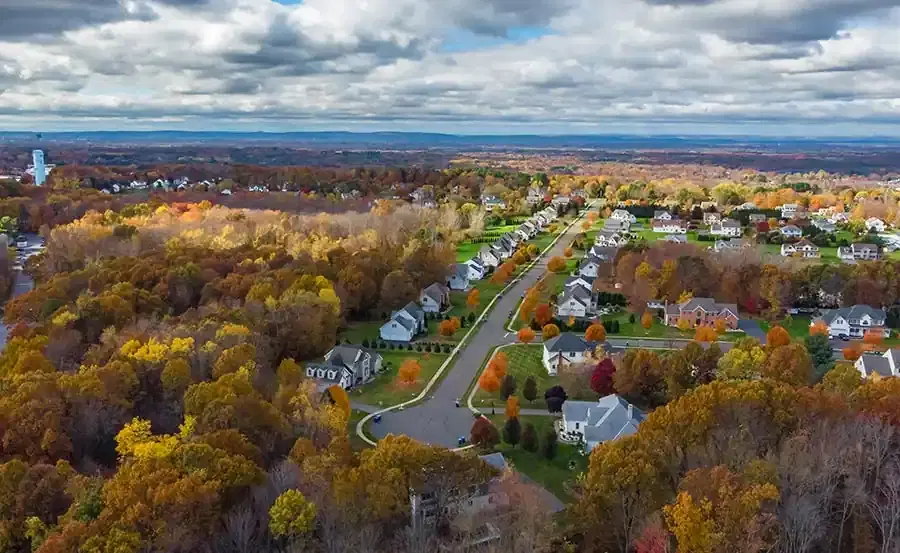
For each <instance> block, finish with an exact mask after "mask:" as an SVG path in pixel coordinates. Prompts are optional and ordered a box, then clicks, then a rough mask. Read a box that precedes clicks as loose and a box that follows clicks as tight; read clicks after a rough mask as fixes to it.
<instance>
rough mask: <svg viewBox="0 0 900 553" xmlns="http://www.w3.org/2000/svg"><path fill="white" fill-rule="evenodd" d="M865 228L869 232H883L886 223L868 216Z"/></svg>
mask: <svg viewBox="0 0 900 553" xmlns="http://www.w3.org/2000/svg"><path fill="white" fill-rule="evenodd" d="M866 228H867V229H869V232H884V231H885V229H886V228H887V225H886V224H885V223H884V221H882V220H881V219H879V218H878V217H869V218H868V219H866Z"/></svg>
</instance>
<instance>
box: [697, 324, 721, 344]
mask: <svg viewBox="0 0 900 553" xmlns="http://www.w3.org/2000/svg"><path fill="white" fill-rule="evenodd" d="M718 339H719V335H718V334H716V331H715V329H714V328H713V327H711V326H706V325H703V326H698V327H697V332H696V333H694V341H695V342H715V341H716V340H718Z"/></svg>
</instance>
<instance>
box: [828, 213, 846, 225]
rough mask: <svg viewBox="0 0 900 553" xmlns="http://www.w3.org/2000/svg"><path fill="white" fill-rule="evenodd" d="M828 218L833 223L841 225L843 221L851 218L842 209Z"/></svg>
mask: <svg viewBox="0 0 900 553" xmlns="http://www.w3.org/2000/svg"><path fill="white" fill-rule="evenodd" d="M828 220H829V221H831V222H832V223H834V224H835V225H839V224H841V223H846V222H847V221H849V220H850V219H849V218H848V217H847V214H846V213H844V212H842V211H838V212H837V213H835V214H834V215H832V216H831V217H830V218H829V219H828Z"/></svg>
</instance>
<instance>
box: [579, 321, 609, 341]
mask: <svg viewBox="0 0 900 553" xmlns="http://www.w3.org/2000/svg"><path fill="white" fill-rule="evenodd" d="M584 339H585V340H587V341H588V342H604V341H606V328H605V327H604V326H603V325H602V324H600V323H592V324H591V326H589V327H587V330H586V331H585V333H584Z"/></svg>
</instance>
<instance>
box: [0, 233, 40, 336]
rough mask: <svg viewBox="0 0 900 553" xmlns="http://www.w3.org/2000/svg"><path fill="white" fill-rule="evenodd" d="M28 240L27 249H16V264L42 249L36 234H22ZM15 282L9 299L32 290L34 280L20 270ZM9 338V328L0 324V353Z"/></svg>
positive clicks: (16, 274)
mask: <svg viewBox="0 0 900 553" xmlns="http://www.w3.org/2000/svg"><path fill="white" fill-rule="evenodd" d="M21 236H24V237H25V238H26V239H27V240H28V247H27V248H24V249H22V250H19V249H17V254H16V255H17V258H18V259H17V263H23V262H24V261H25V258H26V257H30V256H32V255H34V254H36V253H39V252H40V251H41V249H42V248H43V239H42V238H41V237H40V236H38V235H37V234H23V235H21ZM14 273H15V281H14V282H13V289H12V294H11V297H13V298H14V297H16V296H21V295H22V294H24V293H26V292H30V291H31V290H32V288H34V279H32V278H31V275H29V274H28V273H26V272H24V271H22V270H21V269H15V270H14ZM8 336H9V327H8V326H6V325H5V324H0V351H2V350H3V349H4V348H5V347H6V339H7V337H8Z"/></svg>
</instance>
